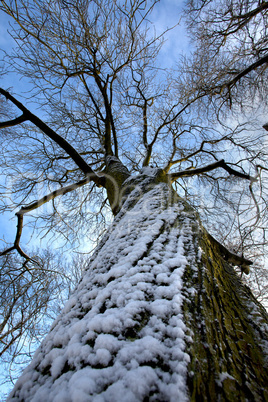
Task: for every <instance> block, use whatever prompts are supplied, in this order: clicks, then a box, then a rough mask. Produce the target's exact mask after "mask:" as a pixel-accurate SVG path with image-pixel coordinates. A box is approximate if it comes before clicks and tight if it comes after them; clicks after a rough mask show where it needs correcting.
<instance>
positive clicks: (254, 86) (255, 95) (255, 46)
mask: <svg viewBox="0 0 268 402" xmlns="http://www.w3.org/2000/svg"><path fill="white" fill-rule="evenodd" d="M185 15H186V19H187V22H188V28H189V33H190V35H191V39H192V40H193V42H194V43H195V51H194V53H193V55H192V56H191V57H189V58H188V60H185V68H184V71H185V75H186V78H185V79H186V80H188V79H189V80H190V82H191V84H190V85H192V87H193V88H199V89H200V92H201V93H202V91H203V93H204V92H205V96H203V97H201V101H200V102H199V104H198V105H197V111H198V110H202V113H203V112H204V111H205V110H210V111H211V109H212V110H213V111H214V113H215V115H217V119H218V121H219V123H220V125H223V127H224V125H225V124H226V120H227V121H229V123H230V121H237V118H238V117H237V116H238V115H239V116H240V117H239V118H240V120H241V121H243V122H244V123H246V124H248V123H249V122H253V121H254V120H255V123H253V125H252V127H248V129H249V130H250V131H251V130H252V131H255V133H254V134H255V135H254V134H253V135H252V136H251V138H249V137H240V139H239V144H238V143H237V141H236V138H235V136H234V137H233V138H232V140H231V142H230V146H232V147H233V145H236V146H238V147H239V148H240V149H241V150H245V149H246V150H247V151H246V154H245V155H243V152H242V155H243V156H245V157H246V159H247V161H248V162H249V161H253V160H254V159H255V157H256V156H257V154H256V153H252V149H253V148H255V147H256V146H258V145H257V144H259V147H260V152H259V154H258V156H260V157H261V158H260V159H256V160H255V162H253V163H254V164H255V169H256V173H257V174H261V175H262V192H260V193H259V194H258V195H257V194H256V193H255V195H254V194H253V193H252V187H251V186H250V188H249V192H247V191H246V192H245V193H244V194H241V198H240V202H238V203H237V202H236V205H235V206H234V213H233V214H232V218H231V221H230V220H228V219H227V217H226V222H228V223H227V225H228V226H229V227H233V225H234V226H235V227H236V234H237V235H236V244H233V247H234V250H236V252H240V253H243V252H246V250H248V251H249V249H251V248H252V245H253V244H254V254H253V255H254V260H255V269H254V270H252V272H251V275H250V277H249V278H247V282H248V283H249V284H250V286H251V288H254V289H255V291H256V294H258V295H259V297H261V298H262V300H263V301H265V300H267V296H266V294H267V264H266V263H265V255H266V253H267V251H266V247H267V221H266V219H264V220H263V221H262V219H261V215H262V213H261V210H263V211H265V210H267V198H266V196H265V193H266V189H267V164H266V162H265V160H266V154H267V134H265V132H264V130H263V132H262V134H261V131H259V129H260V127H261V126H262V125H263V128H264V129H265V130H267V127H266V123H267V65H268V47H267V15H268V3H267V2H258V1H235V0H232V1H228V2H225V1H223V2H222V1H204V2H203V1H202V2H199V1H191V0H190V1H188V3H187V7H186V8H185ZM204 48H205V49H206V52H203V50H202V49H204ZM208 92H209V95H208ZM201 105H202V106H201ZM257 132H259V133H260V134H259V135H256V134H257ZM254 142H255V145H254ZM261 154H262V155H261ZM246 193H247V194H246ZM248 196H249V197H252V200H251V201H250V200H249V199H248ZM229 199H230V198H229ZM254 204H255V206H254ZM253 210H255V212H253ZM249 212H250V213H249ZM256 224H257V225H258V227H259V236H258V240H257V239H256V238H255V237H254V236H253V237H252V233H253V231H254V229H253V228H256ZM224 237H225V235H224V234H223V238H224ZM253 255H252V257H253ZM261 295H262V296H261Z"/></svg>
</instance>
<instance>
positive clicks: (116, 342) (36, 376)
mask: <svg viewBox="0 0 268 402" xmlns="http://www.w3.org/2000/svg"><path fill="white" fill-rule="evenodd" d="M138 191H139V190H137V189H134V190H133V191H132V192H131V193H130V195H129V196H128V198H127V200H126V201H125V204H124V205H123V208H122V210H123V211H125V212H122V213H120V212H119V214H118V216H117V218H116V219H115V222H114V223H113V225H112V227H111V228H110V229H109V231H108V232H107V234H106V235H105V238H104V240H103V241H102V243H101V244H100V246H99V247H98V249H97V251H96V252H95V253H94V255H93V257H92V259H91V261H90V263H89V266H88V269H87V270H86V272H85V273H84V276H83V278H82V280H81V282H80V283H79V285H78V287H77V288H76V290H75V292H74V293H73V295H72V296H71V298H70V300H69V301H68V302H67V304H66V306H65V307H64V309H63V311H62V313H61V315H60V316H59V318H58V319H57V320H56V321H55V323H54V324H53V327H52V329H51V331H50V333H49V334H48V335H47V337H46V338H45V340H44V341H43V343H42V345H41V346H40V348H39V349H38V350H37V352H36V354H35V356H34V358H33V361H32V363H31V364H30V365H29V366H28V367H27V368H26V370H25V371H24V373H23V375H22V376H21V377H20V379H19V380H18V381H17V383H16V386H15V388H14V390H13V392H12V394H11V395H10V397H9V401H22V400H24V401H29V400H31V401H36V402H37V401H38V402H42V401H46V402H49V401H53V402H57V401H65V402H68V401H75V402H86V401H96V402H97V401H98V402H101V401H109V402H113V401H114V402H115V401H116V402H117V401H120V402H124V401H127V402H131V401H142V400H144V398H147V400H150V401H153V400H168V401H171V402H172V401H173V402H177V401H180V402H183V401H186V400H188V397H187V385H186V375H187V364H188V362H189V355H188V354H187V353H185V337H186V335H185V333H186V327H185V324H184V323H183V321H182V318H183V313H182V302H183V296H182V294H181V290H182V286H183V283H182V275H183V272H184V268H185V266H186V265H187V259H186V257H185V248H184V244H186V243H187V244H188V246H189V243H190V242H191V241H192V229H191V227H192V223H193V219H194V217H193V212H191V211H190V212H189V211H186V210H184V206H183V204H178V203H174V204H171V205H167V201H166V200H165V197H164V194H167V193H168V192H169V189H168V185H167V184H164V183H161V184H158V185H156V186H155V187H153V188H151V190H149V191H148V192H146V193H144V194H142V195H141V196H140V199H139V200H138V201H137V198H136V196H137V192H138ZM134 200H136V201H135V202H134ZM131 202H133V203H134V206H131V208H130V209H128V205H131ZM182 215H183V219H179V217H180V216H182Z"/></svg>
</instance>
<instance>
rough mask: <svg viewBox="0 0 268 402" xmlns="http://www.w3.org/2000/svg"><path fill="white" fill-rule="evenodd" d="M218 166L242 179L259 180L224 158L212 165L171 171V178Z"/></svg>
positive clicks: (199, 172)
mask: <svg viewBox="0 0 268 402" xmlns="http://www.w3.org/2000/svg"><path fill="white" fill-rule="evenodd" d="M217 168H222V169H224V170H226V172H228V173H229V174H231V175H234V176H237V177H240V178H242V179H246V180H250V181H251V182H254V181H257V179H256V178H255V177H252V176H250V175H248V174H245V173H242V172H239V171H238V170H235V169H233V168H231V167H230V166H228V165H227V163H225V161H224V159H222V160H220V161H218V162H215V163H212V164H210V165H207V166H204V167H202V168H197V169H189V170H183V171H181V172H176V173H170V174H169V177H170V178H171V181H174V180H177V179H179V178H180V177H186V176H195V175H199V174H202V173H206V172H210V171H211V170H214V169H217Z"/></svg>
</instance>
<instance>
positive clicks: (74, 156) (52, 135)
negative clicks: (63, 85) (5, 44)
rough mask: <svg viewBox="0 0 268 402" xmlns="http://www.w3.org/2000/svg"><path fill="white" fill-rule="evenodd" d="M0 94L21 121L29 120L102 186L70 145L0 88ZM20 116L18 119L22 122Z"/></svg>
mask: <svg viewBox="0 0 268 402" xmlns="http://www.w3.org/2000/svg"><path fill="white" fill-rule="evenodd" d="M0 94H2V95H4V96H5V97H6V99H8V100H10V101H11V102H12V103H13V104H14V105H15V106H17V107H18V108H19V109H20V110H21V111H22V112H23V115H22V116H24V120H23V121H26V120H29V121H30V122H31V123H33V124H34V125H35V126H36V127H38V128H39V129H40V130H42V131H43V133H44V134H45V135H47V136H48V137H49V138H51V139H52V140H53V141H54V142H56V144H58V145H59V146H60V147H61V148H62V149H64V151H65V152H66V153H67V154H68V155H70V157H71V158H72V159H73V161H74V162H75V163H76V164H77V166H78V167H79V168H80V169H81V170H82V172H83V173H85V174H86V175H90V178H91V180H92V181H94V182H95V183H96V184H97V185H100V186H101V185H103V181H102V179H101V178H100V177H99V176H98V175H97V174H96V173H95V172H94V171H93V170H92V169H91V167H90V166H89V165H88V164H87V162H86V161H85V160H84V159H83V158H82V157H81V155H80V154H79V153H78V152H77V151H76V150H75V149H74V148H73V147H72V145H71V144H69V143H68V142H67V141H66V140H65V139H64V138H62V137H61V136H60V135H59V134H57V133H56V132H55V131H54V130H52V129H51V128H50V127H49V126H48V125H47V124H46V123H44V122H43V121H42V120H41V119H39V117H37V116H36V115H34V114H33V113H31V112H30V111H29V110H28V109H27V108H26V107H25V106H24V105H23V104H22V103H21V102H19V101H18V100H17V99H16V98H14V96H12V95H11V94H10V93H9V92H7V91H5V90H4V89H2V88H0ZM22 116H21V117H20V118H18V119H19V120H22ZM15 120H16V119H15ZM11 122H13V123H14V120H11ZM21 122H22V121H20V123H21ZM5 124H7V123H5ZM17 124H19V123H17ZM12 125H14V124H12ZM0 128H1V127H0Z"/></svg>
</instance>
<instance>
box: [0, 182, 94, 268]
mask: <svg viewBox="0 0 268 402" xmlns="http://www.w3.org/2000/svg"><path fill="white" fill-rule="evenodd" d="M90 181H91V177H90V175H88V176H87V177H86V178H85V179H83V180H80V181H78V182H77V183H74V184H70V185H69V186H66V187H62V188H60V189H58V190H55V191H52V192H51V193H50V194H48V195H45V196H44V197H42V198H41V199H40V200H38V201H35V202H33V203H32V204H30V205H27V206H26V207H22V208H21V209H20V210H19V211H18V212H17V213H16V216H17V218H18V224H17V233H16V238H15V241H14V244H13V246H11V247H9V248H7V249H6V250H4V251H2V252H1V253H0V256H3V255H6V254H8V253H10V252H11V251H13V250H17V252H18V253H19V254H20V255H21V257H23V258H25V260H26V261H29V260H32V258H30V257H29V256H28V255H27V254H26V253H25V252H24V251H23V250H22V249H21V247H20V239H21V234H22V229H23V216H24V215H25V214H26V213H28V212H31V211H33V210H35V209H37V208H39V207H40V206H41V205H44V204H46V203H47V202H49V201H50V200H53V199H54V198H56V197H58V196H59V195H64V194H67V193H69V192H70V191H73V190H76V189H77V188H79V187H82V186H84V185H85V184H87V183H89V182H90Z"/></svg>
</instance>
